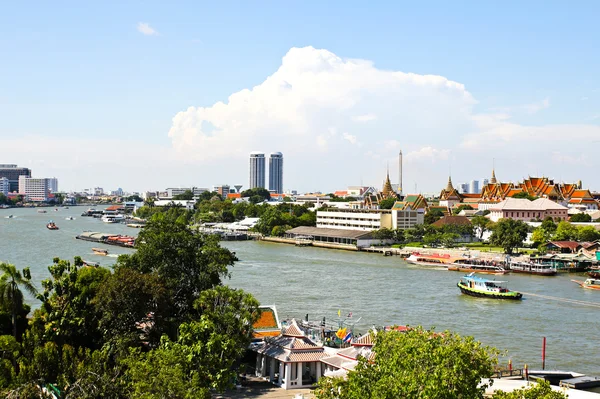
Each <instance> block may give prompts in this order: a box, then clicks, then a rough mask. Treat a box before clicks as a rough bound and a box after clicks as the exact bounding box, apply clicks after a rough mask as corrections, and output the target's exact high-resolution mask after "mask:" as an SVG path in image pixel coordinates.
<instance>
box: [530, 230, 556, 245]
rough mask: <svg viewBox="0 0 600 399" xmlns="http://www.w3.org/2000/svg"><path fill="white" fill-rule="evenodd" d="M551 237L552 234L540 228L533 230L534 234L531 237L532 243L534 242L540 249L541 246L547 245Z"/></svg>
mask: <svg viewBox="0 0 600 399" xmlns="http://www.w3.org/2000/svg"><path fill="white" fill-rule="evenodd" d="M551 237H552V234H551V233H550V232H549V231H547V230H546V229H544V228H543V227H541V226H540V227H538V228H537V229H535V230H533V234H532V235H531V241H533V245H534V246H536V247H538V248H540V246H542V245H545V244H546V243H547V242H548V241H549V240H550V238H551Z"/></svg>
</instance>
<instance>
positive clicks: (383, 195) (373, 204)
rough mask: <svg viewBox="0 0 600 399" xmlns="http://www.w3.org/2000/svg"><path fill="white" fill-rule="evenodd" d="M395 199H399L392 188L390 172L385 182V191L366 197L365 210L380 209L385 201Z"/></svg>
mask: <svg viewBox="0 0 600 399" xmlns="http://www.w3.org/2000/svg"><path fill="white" fill-rule="evenodd" d="M390 198H393V199H395V200H397V199H398V194H397V193H396V191H395V190H394V187H393V186H392V182H391V180H390V172H389V170H388V172H387V175H386V179H385V182H384V183H383V189H382V190H381V191H380V192H378V193H372V194H370V195H366V196H365V197H364V201H363V206H362V207H363V208H365V209H379V203H380V202H381V201H383V200H385V199H390Z"/></svg>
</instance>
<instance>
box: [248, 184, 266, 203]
mask: <svg viewBox="0 0 600 399" xmlns="http://www.w3.org/2000/svg"><path fill="white" fill-rule="evenodd" d="M246 197H249V198H250V202H252V197H260V200H256V202H253V203H255V204H256V203H259V202H263V201H268V200H270V199H271V194H270V193H269V190H267V189H265V188H262V187H256V188H251V189H249V190H245V191H242V198H246Z"/></svg>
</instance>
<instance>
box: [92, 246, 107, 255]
mask: <svg viewBox="0 0 600 399" xmlns="http://www.w3.org/2000/svg"><path fill="white" fill-rule="evenodd" d="M92 251H94V253H95V254H96V255H103V256H106V255H108V249H104V248H92Z"/></svg>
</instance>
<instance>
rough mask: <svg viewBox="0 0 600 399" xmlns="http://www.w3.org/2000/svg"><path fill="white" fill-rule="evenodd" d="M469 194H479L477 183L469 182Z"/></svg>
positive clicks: (475, 181)
mask: <svg viewBox="0 0 600 399" xmlns="http://www.w3.org/2000/svg"><path fill="white" fill-rule="evenodd" d="M469 194H479V181H478V180H471V183H470V184H469Z"/></svg>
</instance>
